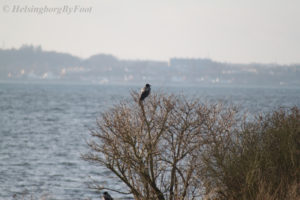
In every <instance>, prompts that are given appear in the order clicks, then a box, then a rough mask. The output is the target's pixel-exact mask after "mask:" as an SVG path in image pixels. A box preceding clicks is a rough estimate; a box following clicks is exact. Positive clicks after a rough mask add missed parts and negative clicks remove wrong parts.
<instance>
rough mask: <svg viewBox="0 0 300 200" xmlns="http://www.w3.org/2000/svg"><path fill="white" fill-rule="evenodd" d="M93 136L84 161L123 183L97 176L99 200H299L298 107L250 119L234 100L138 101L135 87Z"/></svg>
mask: <svg viewBox="0 0 300 200" xmlns="http://www.w3.org/2000/svg"><path fill="white" fill-rule="evenodd" d="M90 134H91V138H90V140H89V142H88V152H87V153H86V154H84V155H82V159H84V160H86V161H88V162H91V163H93V164H96V165H98V166H101V167H104V168H106V169H108V170H109V171H110V172H111V173H112V175H111V174H110V175H109V176H110V177H112V176H113V177H112V180H113V181H118V182H122V183H123V187H122V188H121V189H120V188H117V187H116V186H114V185H99V184H97V181H96V180H95V182H93V183H92V184H90V188H92V189H94V190H95V191H98V192H99V199H101V194H100V193H102V192H104V191H109V193H110V194H111V195H112V196H114V195H116V194H117V193H119V195H120V194H122V195H123V196H124V198H114V199H135V200H190V199H191V200H192V199H200V200H202V199H203V200H282V199H289V200H298V199H300V159H299V158H300V109H299V108H298V107H291V108H277V109H274V110H273V111H271V112H268V113H265V114H263V115H257V116H255V117H254V118H253V117H251V119H249V116H247V113H244V112H240V111H239V109H238V108H236V107H235V106H233V105H222V104H221V103H202V102H201V101H200V100H199V99H194V98H186V97H184V96H183V95H174V94H168V95H166V94H162V93H152V94H151V95H150V96H149V97H148V98H147V99H146V100H145V101H144V102H142V103H141V102H139V94H138V93H136V92H132V94H131V99H129V100H124V101H121V102H120V103H118V104H116V105H114V106H113V107H112V108H111V109H109V110H107V111H106V112H104V113H103V114H102V115H101V116H100V118H99V119H98V120H97V127H96V128H94V129H93V130H91V131H90ZM98 178H99V179H101V177H98ZM116 196H117V195H116ZM127 197H128V198H127ZM12 199H43V200H48V199H55V194H54V195H53V197H52V195H42V196H40V197H38V196H35V197H34V195H31V194H29V193H26V194H25V193H24V194H19V195H14V196H13V198H12ZM78 199H80V197H78ZM87 200H88V199H87Z"/></svg>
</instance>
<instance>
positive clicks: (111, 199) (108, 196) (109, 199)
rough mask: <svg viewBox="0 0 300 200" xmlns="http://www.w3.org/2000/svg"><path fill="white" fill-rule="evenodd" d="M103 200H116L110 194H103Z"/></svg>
mask: <svg viewBox="0 0 300 200" xmlns="http://www.w3.org/2000/svg"><path fill="white" fill-rule="evenodd" d="M102 200H114V199H113V198H112V197H111V196H110V194H108V192H103V198H102Z"/></svg>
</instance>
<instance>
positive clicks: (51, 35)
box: [0, 0, 300, 64]
mask: <svg viewBox="0 0 300 200" xmlns="http://www.w3.org/2000/svg"><path fill="white" fill-rule="evenodd" d="M0 6H1V7H0V39H1V40H0V42H1V43H0V45H1V46H0V47H1V48H12V47H15V48H18V47H20V46H21V45H22V44H33V45H41V46H42V48H43V49H45V50H55V51H60V52H68V53H71V54H73V55H77V56H80V57H83V58H86V57H89V56H91V55H94V54H97V53H107V54H113V55H115V56H117V57H119V58H124V59H156V60H168V59H169V58H171V57H188V58H211V59H214V60H217V61H226V62H236V63H248V62H262V63H270V62H271V63H274V62H277V63H285V64H289V63H300V1H299V0H180V1H179V0H147V1H146V0H81V1H79V0H68V1H66V0H40V1H37V0H19V1H16V0H0ZM26 7H27V9H26ZM45 7H46V8H47V9H52V8H56V9H63V8H65V9H66V8H68V9H73V10H72V12H70V13H67V12H66V10H64V11H61V12H59V10H54V9H53V10H52V11H49V10H48V11H44V13H38V12H37V11H36V10H35V11H33V10H32V8H37V9H39V8H43V9H45ZM30 9H31V10H30ZM80 9H81V10H80ZM82 9H83V10H82ZM41 11H42V10H40V12H41ZM84 11H85V12H84Z"/></svg>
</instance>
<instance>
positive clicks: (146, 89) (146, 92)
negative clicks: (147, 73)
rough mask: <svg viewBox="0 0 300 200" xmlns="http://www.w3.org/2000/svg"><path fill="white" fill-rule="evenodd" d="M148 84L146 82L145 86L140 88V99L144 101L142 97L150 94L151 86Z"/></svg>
mask: <svg viewBox="0 0 300 200" xmlns="http://www.w3.org/2000/svg"><path fill="white" fill-rule="evenodd" d="M150 86H151V85H150V84H148V83H147V84H146V85H145V87H143V88H142V89H141V96H140V101H144V99H145V98H146V97H147V96H148V95H149V94H150V91H151V88H150Z"/></svg>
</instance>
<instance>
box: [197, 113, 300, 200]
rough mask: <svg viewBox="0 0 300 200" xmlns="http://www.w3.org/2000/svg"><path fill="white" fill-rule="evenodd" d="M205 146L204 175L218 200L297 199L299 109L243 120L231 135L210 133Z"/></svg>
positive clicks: (299, 153)
mask: <svg viewBox="0 0 300 200" xmlns="http://www.w3.org/2000/svg"><path fill="white" fill-rule="evenodd" d="M217 137H221V138H222V139H221V140H218V141H217V142H215V141H216V138H217ZM224 141H225V142H224ZM219 146H226V147H227V148H219ZM207 150H208V152H207V153H206V154H204V155H203V159H202V160H203V161H204V163H205V164H204V165H205V167H204V168H203V169H202V174H201V176H202V178H203V177H205V178H204V179H203V180H204V182H205V183H206V184H205V185H206V191H207V192H208V193H209V192H213V193H214V196H215V197H217V199H274V200H275V199H299V197H300V196H299V188H300V187H299V186H300V185H299V183H300V113H299V109H298V108H296V107H294V108H292V109H279V110H278V111H273V112H272V113H269V114H266V115H265V116H260V117H257V118H256V119H255V121H253V122H246V121H244V122H243V124H242V128H241V129H237V130H236V131H234V132H233V133H232V134H231V135H230V136H229V137H228V136H223V135H216V136H215V135H212V136H211V143H210V145H209V148H208V149H207Z"/></svg>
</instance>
